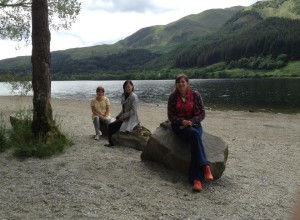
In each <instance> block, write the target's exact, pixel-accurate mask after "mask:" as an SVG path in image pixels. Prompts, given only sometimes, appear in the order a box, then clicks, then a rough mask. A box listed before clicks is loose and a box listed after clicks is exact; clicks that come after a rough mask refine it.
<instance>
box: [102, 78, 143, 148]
mask: <svg viewBox="0 0 300 220" xmlns="http://www.w3.org/2000/svg"><path fill="white" fill-rule="evenodd" d="M123 90H124V93H123V94H122V99H121V104H122V111H121V112H120V113H119V114H118V115H117V116H116V120H115V121H114V122H112V123H110V124H109V125H108V141H109V144H107V145H106V146H113V145H114V144H113V142H112V140H111V137H112V135H113V134H114V133H116V132H117V131H119V130H120V131H122V132H132V130H133V129H134V127H135V126H137V125H138V124H139V123H140V122H139V118H138V114H137V104H138V97H137V95H136V94H135V93H134V86H133V83H132V81H131V80H126V81H125V82H124V84H123Z"/></svg>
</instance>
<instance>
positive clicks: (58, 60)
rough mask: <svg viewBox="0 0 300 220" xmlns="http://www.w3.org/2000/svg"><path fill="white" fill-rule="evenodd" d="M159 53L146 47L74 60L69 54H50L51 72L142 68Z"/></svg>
mask: <svg viewBox="0 0 300 220" xmlns="http://www.w3.org/2000/svg"><path fill="white" fill-rule="evenodd" d="M159 56H160V55H159V54H154V53H151V52H150V51H149V50H146V49H131V50H126V51H125V52H120V53H118V54H112V55H109V56H105V57H103V56H93V57H89V58H88V59H80V60H74V59H72V58H71V57H70V55H61V54H56V55H55V56H52V57H53V58H52V66H51V72H52V73H53V75H54V76H55V75H60V74H63V75H65V76H66V77H67V76H68V75H77V74H82V73H97V72H103V71H106V72H107V71H109V72H115V73H116V74H117V72H119V71H122V72H123V73H126V71H137V70H142V69H143V68H144V65H145V64H146V63H148V62H150V61H151V60H154V59H156V58H158V57H159Z"/></svg>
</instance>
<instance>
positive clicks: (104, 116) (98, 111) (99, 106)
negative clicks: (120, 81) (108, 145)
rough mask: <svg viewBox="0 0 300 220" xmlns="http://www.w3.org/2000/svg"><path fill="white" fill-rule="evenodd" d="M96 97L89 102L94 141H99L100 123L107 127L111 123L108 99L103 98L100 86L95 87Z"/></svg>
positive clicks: (102, 89) (102, 90)
mask: <svg viewBox="0 0 300 220" xmlns="http://www.w3.org/2000/svg"><path fill="white" fill-rule="evenodd" d="M96 94H97V95H96V97H95V98H93V99H92V100H91V109H92V119H93V123H94V127H95V132H96V135H95V140H99V136H100V135H102V132H101V131H100V122H103V123H105V124H106V125H108V124H109V123H110V121H111V116H110V111H109V106H110V102H109V99H108V98H107V97H106V96H104V88H103V87H102V86H99V87H97V89H96Z"/></svg>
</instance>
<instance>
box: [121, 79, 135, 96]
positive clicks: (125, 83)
mask: <svg viewBox="0 0 300 220" xmlns="http://www.w3.org/2000/svg"><path fill="white" fill-rule="evenodd" d="M127 84H130V85H131V86H132V92H133V91H134V86H133V83H132V81H131V80H126V81H125V82H124V84H123V90H124V93H126V92H125V87H126V85H127Z"/></svg>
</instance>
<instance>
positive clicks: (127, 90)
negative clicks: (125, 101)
mask: <svg viewBox="0 0 300 220" xmlns="http://www.w3.org/2000/svg"><path fill="white" fill-rule="evenodd" d="M132 88H133V86H132V85H131V84H130V83H127V84H126V85H125V87H124V90H125V92H126V93H127V94H130V93H131V92H132Z"/></svg>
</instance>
